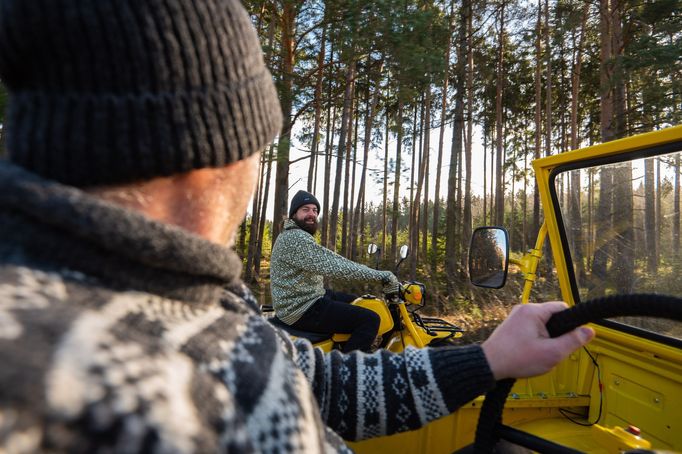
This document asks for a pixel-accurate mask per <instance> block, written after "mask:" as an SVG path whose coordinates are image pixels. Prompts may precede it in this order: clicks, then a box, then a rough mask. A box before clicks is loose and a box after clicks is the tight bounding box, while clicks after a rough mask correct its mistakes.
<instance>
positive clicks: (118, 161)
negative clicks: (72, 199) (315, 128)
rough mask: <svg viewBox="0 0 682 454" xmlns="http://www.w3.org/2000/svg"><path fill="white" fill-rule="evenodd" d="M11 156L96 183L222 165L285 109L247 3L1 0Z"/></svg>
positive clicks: (255, 143)
mask: <svg viewBox="0 0 682 454" xmlns="http://www.w3.org/2000/svg"><path fill="white" fill-rule="evenodd" d="M0 79H2V81H3V82H4V83H5V85H6V86H7V88H8V90H9V93H10V97H9V105H8V110H7V118H6V123H5V134H6V136H5V137H6V147H7V151H8V154H9V158H10V160H11V161H13V162H15V163H16V164H18V165H21V166H23V167H25V168H27V169H29V170H31V171H33V172H36V173H38V174H40V175H42V176H44V177H47V178H51V179H54V180H57V181H60V182H63V183H67V184H71V185H76V186H87V185H98V184H111V183H123V182H129V181H134V180H140V179H148V178H152V177H156V176H167V175H172V174H176V173H180V172H184V171H188V170H192V169H199V168H204V167H222V166H224V165H226V164H229V163H231V162H234V161H237V160H240V159H243V158H245V157H247V156H249V155H251V154H253V153H255V152H257V151H260V150H261V149H263V148H264V147H265V146H266V145H267V144H268V143H270V141H272V139H273V138H274V136H275V135H276V134H277V132H278V131H279V128H280V124H281V109H280V106H279V102H278V100H277V95H276V92H275V88H274V84H273V82H272V77H271V75H270V73H269V71H268V70H267V68H266V66H265V64H264V62H263V57H262V51H261V47H260V44H259V41H258V37H257V35H256V32H255V30H254V27H253V25H252V24H251V21H250V19H249V17H248V15H247V13H246V11H245V10H244V8H243V7H242V6H241V4H240V2H239V1H238V0H60V1H53V0H50V1H42V2H38V1H34V0H0Z"/></svg>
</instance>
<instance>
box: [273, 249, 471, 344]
mask: <svg viewBox="0 0 682 454" xmlns="http://www.w3.org/2000/svg"><path fill="white" fill-rule="evenodd" d="M368 252H369V254H370V255H378V252H379V248H378V247H377V246H376V245H375V244H370V245H369V247H368ZM408 254H409V248H408V247H407V246H406V245H403V246H402V247H401V248H400V261H399V262H398V264H397V265H396V271H397V269H398V267H399V266H400V264H401V263H402V261H403V260H405V259H406V258H407V256H408ZM425 293H426V287H425V285H424V284H422V283H419V282H415V281H409V282H401V284H400V292H399V294H398V295H394V296H387V295H384V298H378V297H376V296H373V295H363V296H361V297H359V298H358V299H356V300H355V301H353V302H352V303H350V304H354V305H357V306H360V307H364V308H366V309H369V310H371V311H374V312H376V313H377V314H378V315H379V317H380V319H381V322H380V324H379V333H378V334H379V336H380V339H378V341H379V342H378V343H377V346H378V347H379V348H384V349H387V350H391V351H394V352H400V351H403V350H404V349H405V347H407V346H410V345H411V346H414V347H417V348H421V347H426V346H438V345H447V344H451V343H452V342H453V341H454V339H457V338H459V337H462V329H461V328H459V327H457V326H455V325H453V324H452V323H449V322H447V321H446V320H442V319H439V318H433V317H422V316H420V315H419V314H418V313H417V312H418V311H419V309H421V308H422V307H424V304H425V296H426V295H425ZM261 309H262V310H263V312H264V314H266V316H268V315H269V318H268V319H269V321H270V322H271V323H272V324H273V325H275V326H277V327H278V328H281V329H283V330H285V331H287V332H288V333H289V334H291V335H292V336H294V337H303V338H306V339H308V340H310V341H311V342H312V343H313V344H314V345H315V346H316V347H319V348H321V349H322V350H324V351H326V352H329V351H331V350H333V349H339V348H340V346H342V345H343V343H344V342H346V341H347V340H348V339H349V338H350V335H349V334H346V333H336V334H333V335H329V334H320V333H312V332H308V331H302V330H299V329H296V328H292V327H291V326H289V325H287V324H286V323H284V322H282V321H281V320H279V319H278V318H277V317H275V316H274V313H272V309H271V308H270V307H263V308H261Z"/></svg>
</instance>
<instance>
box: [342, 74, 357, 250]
mask: <svg viewBox="0 0 682 454" xmlns="http://www.w3.org/2000/svg"><path fill="white" fill-rule="evenodd" d="M350 97H351V103H350V115H349V118H348V139H347V141H346V154H345V159H346V162H345V167H344V168H345V171H344V179H343V208H342V209H341V212H342V216H341V254H343V255H345V256H346V257H348V223H349V221H350V219H349V217H350V216H349V211H350V210H349V209H348V203H349V202H348V193H349V192H350V190H351V175H350V165H351V162H352V161H353V152H354V150H355V140H354V137H355V134H354V133H355V130H356V128H355V127H354V121H355V120H356V119H355V82H353V83H352V88H351V95H350Z"/></svg>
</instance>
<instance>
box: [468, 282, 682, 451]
mask: <svg viewBox="0 0 682 454" xmlns="http://www.w3.org/2000/svg"><path fill="white" fill-rule="evenodd" d="M620 316H644V317H661V318H669V319H672V320H677V321H682V298H679V297H674V296H667V295H657V294H632V295H612V296H608V297H602V298H596V299H593V300H589V301H585V302H582V303H580V304H576V305H575V306H573V307H571V308H568V309H566V310H564V311H561V312H557V313H555V314H553V315H552V317H551V318H550V319H549V321H548V322H547V325H546V326H547V332H548V333H549V335H550V337H558V336H560V335H562V334H564V333H567V332H569V331H571V330H573V329H575V328H577V327H578V326H581V325H584V324H586V323H590V322H596V321H598V320H601V319H605V318H611V317H620ZM515 381H516V380H515V379H505V380H500V381H498V382H497V384H496V386H495V388H493V389H492V390H491V391H488V393H487V394H486V396H485V401H484V402H483V406H482V407H481V413H480V415H479V419H478V426H477V427H476V439H475V441H474V447H473V448H474V449H473V451H474V453H481V454H483V453H485V454H487V453H491V452H493V450H494V447H495V445H496V444H497V442H498V441H499V439H500V428H501V427H502V410H503V409H504V404H505V402H506V399H507V396H508V395H509V392H510V391H511V389H512V386H514V383H515Z"/></svg>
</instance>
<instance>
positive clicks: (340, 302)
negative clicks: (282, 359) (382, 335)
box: [291, 290, 381, 352]
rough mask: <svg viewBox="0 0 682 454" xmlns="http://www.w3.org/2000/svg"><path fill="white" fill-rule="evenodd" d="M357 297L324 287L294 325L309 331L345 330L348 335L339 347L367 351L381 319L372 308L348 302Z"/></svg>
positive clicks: (330, 331)
mask: <svg viewBox="0 0 682 454" xmlns="http://www.w3.org/2000/svg"><path fill="white" fill-rule="evenodd" d="M356 298H357V297H356V296H354V295H350V294H348V293H341V292H335V291H333V290H327V292H326V293H325V295H324V296H323V297H322V298H320V299H318V300H317V301H315V303H313V305H312V306H310V308H309V309H308V310H307V311H306V312H305V314H303V316H301V318H300V319H298V321H297V322H296V323H294V324H293V325H291V326H293V327H294V328H297V329H301V330H304V331H310V332H313V333H325V334H332V333H347V334H350V339H348V342H346V343H345V344H344V345H343V346H342V351H344V352H350V351H353V350H362V351H365V352H367V351H369V350H370V348H371V346H372V344H373V343H374V339H375V338H376V336H377V333H378V331H379V323H380V321H381V319H380V318H379V315H377V313H376V312H373V311H371V310H369V309H365V308H364V307H358V306H353V305H352V304H350V303H351V302H352V301H353V300H355V299H356Z"/></svg>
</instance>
